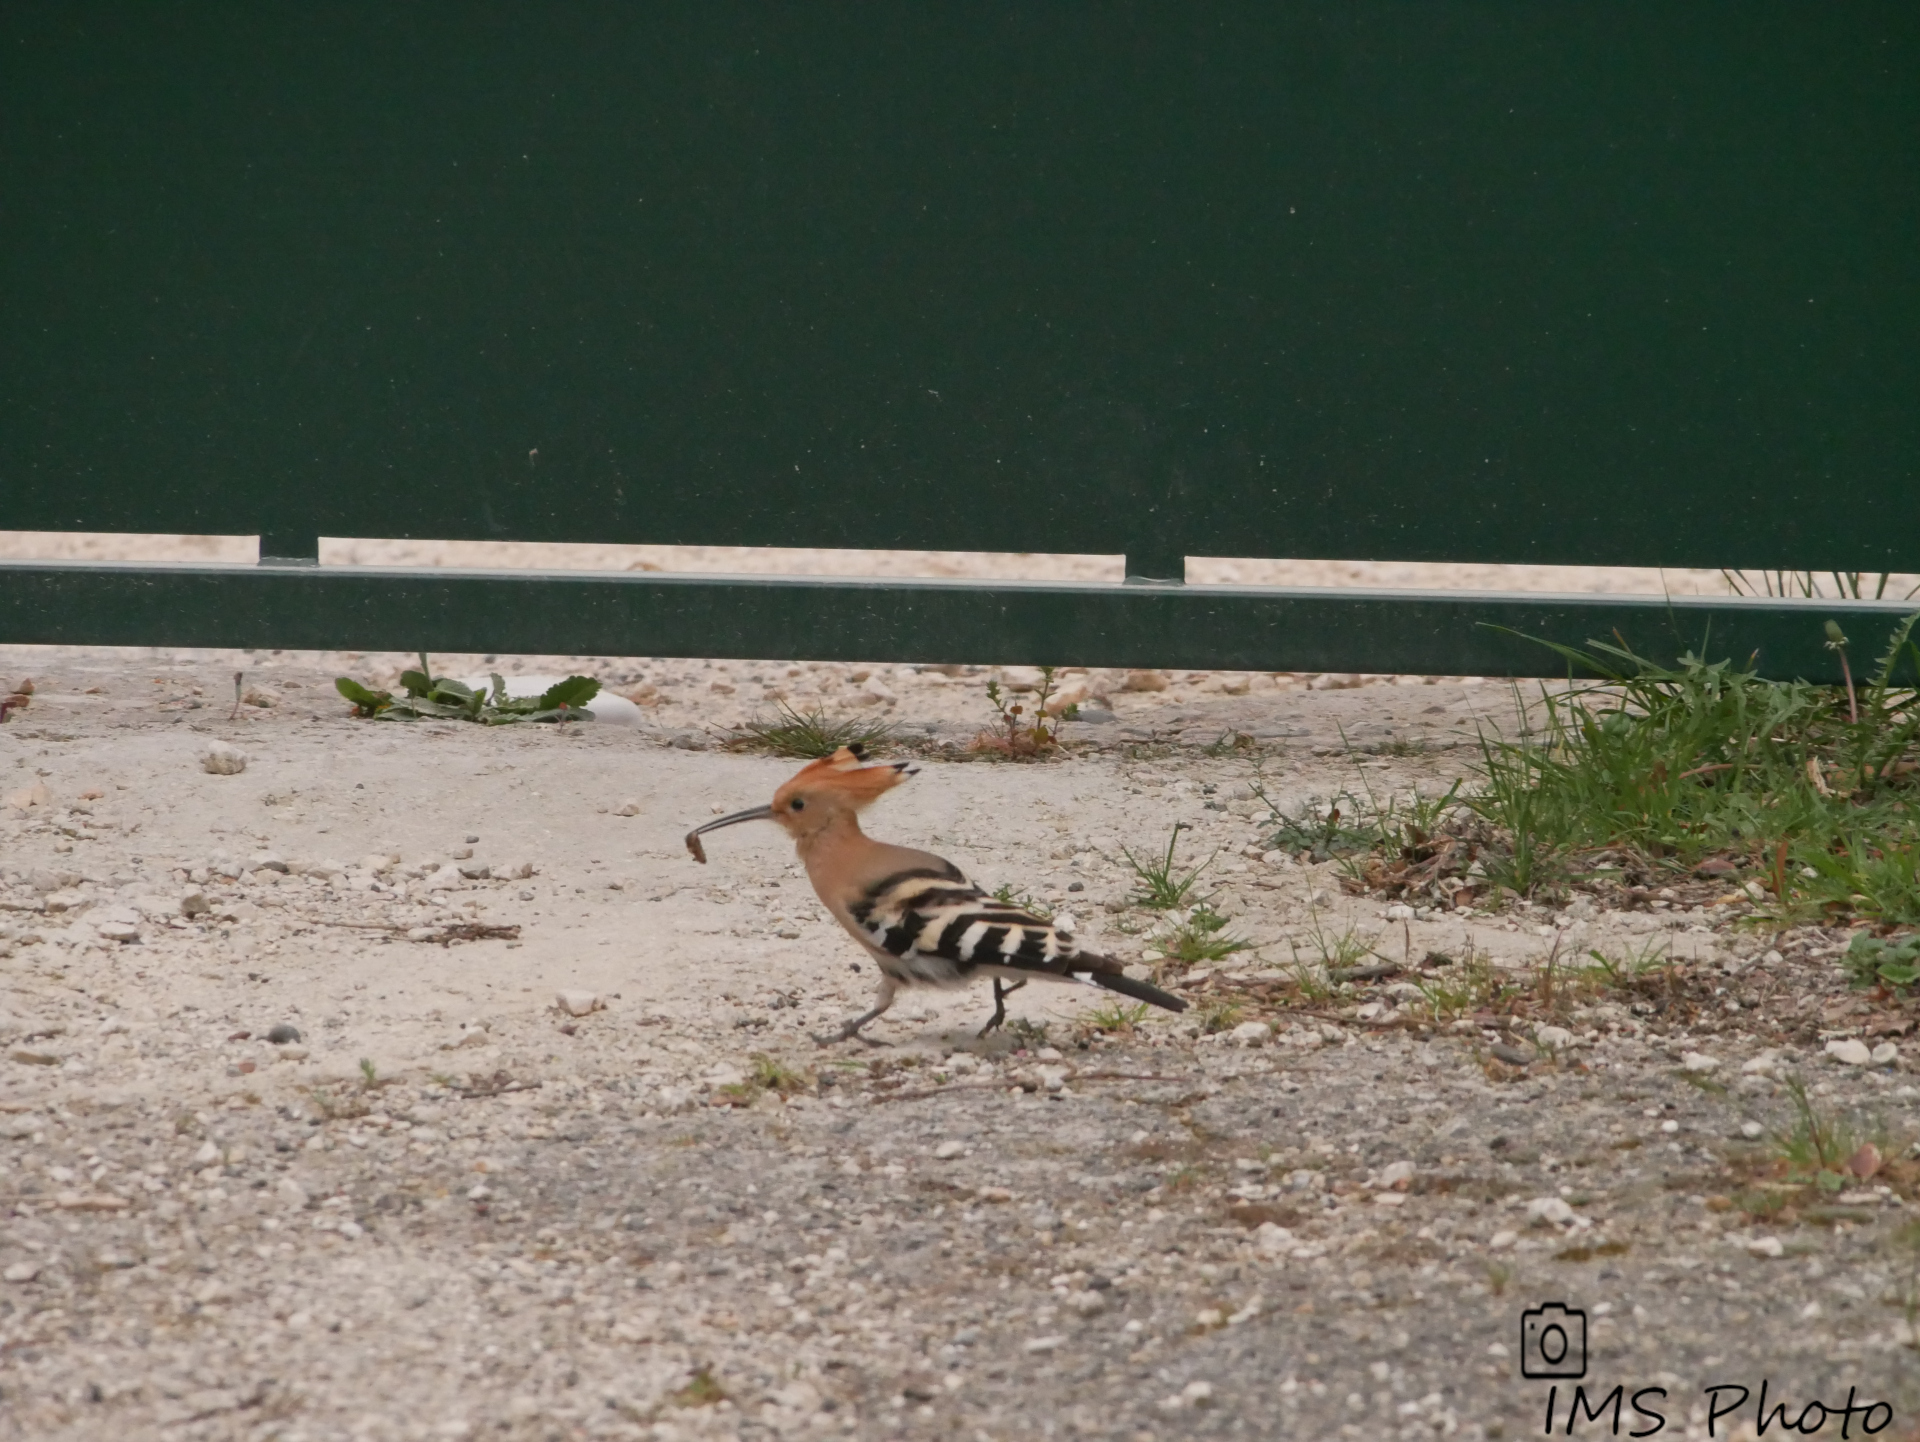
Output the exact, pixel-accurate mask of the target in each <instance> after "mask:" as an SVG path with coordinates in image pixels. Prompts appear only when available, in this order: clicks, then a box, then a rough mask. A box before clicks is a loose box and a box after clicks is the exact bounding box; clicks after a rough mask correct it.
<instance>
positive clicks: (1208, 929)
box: [1160, 901, 1253, 964]
mask: <svg viewBox="0 0 1920 1442" xmlns="http://www.w3.org/2000/svg"><path fill="white" fill-rule="evenodd" d="M1226 927H1227V918H1226V917H1224V916H1222V915H1221V914H1220V913H1219V912H1217V911H1215V910H1214V909H1213V907H1212V906H1211V905H1209V904H1208V903H1207V902H1204V901H1202V902H1199V903H1197V904H1196V905H1195V906H1194V908H1193V909H1192V910H1191V911H1189V912H1188V913H1187V915H1186V917H1185V919H1184V920H1182V921H1181V922H1180V923H1179V925H1177V926H1175V927H1174V928H1173V929H1172V930H1171V931H1169V932H1168V933H1167V934H1166V936H1165V937H1164V938H1163V939H1162V940H1161V943H1160V949H1161V950H1162V951H1163V952H1164V953H1165V954H1166V956H1167V959H1168V960H1170V961H1184V962H1187V963H1189V964H1191V963H1193V962H1198V961H1220V960H1222V959H1224V958H1226V957H1229V956H1232V955H1233V954H1234V953H1235V952H1236V951H1245V950H1247V949H1248V948H1249V947H1250V946H1252V945H1253V943H1252V942H1250V941H1247V940H1246V939H1245V938H1243V937H1238V936H1229V935H1228V934H1227V930H1226Z"/></svg>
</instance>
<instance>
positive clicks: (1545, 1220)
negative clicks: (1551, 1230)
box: [1527, 1197, 1573, 1227]
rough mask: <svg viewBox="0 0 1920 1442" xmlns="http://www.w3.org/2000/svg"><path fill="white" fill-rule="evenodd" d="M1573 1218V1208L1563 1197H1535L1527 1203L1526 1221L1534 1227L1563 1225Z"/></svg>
mask: <svg viewBox="0 0 1920 1442" xmlns="http://www.w3.org/2000/svg"><path fill="white" fill-rule="evenodd" d="M1572 1220H1573V1208H1572V1207H1571V1206H1569V1205H1568V1204H1567V1199H1566V1198H1565V1197H1535V1198H1534V1199H1533V1200H1532V1201H1530V1202H1528V1203H1527V1222H1528V1224H1529V1225H1530V1226H1536V1227H1558V1226H1565V1225H1566V1224H1567V1223H1568V1222H1571V1221H1572Z"/></svg>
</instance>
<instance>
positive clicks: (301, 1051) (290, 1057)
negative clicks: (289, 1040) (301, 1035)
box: [278, 1044, 313, 1061]
mask: <svg viewBox="0 0 1920 1442" xmlns="http://www.w3.org/2000/svg"><path fill="white" fill-rule="evenodd" d="M311 1055H313V1053H312V1052H310V1051H308V1050H307V1049H306V1048H305V1047H303V1046H300V1045H297V1044H296V1045H293V1046H283V1047H281V1048H280V1052H279V1057H278V1059H279V1060H280V1061H305V1060H306V1059H307V1058H308V1057H309V1056H311Z"/></svg>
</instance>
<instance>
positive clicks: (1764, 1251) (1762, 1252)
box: [1747, 1237, 1787, 1257]
mask: <svg viewBox="0 0 1920 1442" xmlns="http://www.w3.org/2000/svg"><path fill="white" fill-rule="evenodd" d="M1786 1250H1787V1244H1786V1243H1785V1242H1783V1241H1781V1240H1780V1239H1779V1238H1778V1237H1755V1238H1754V1239H1753V1240H1752V1241H1750V1242H1748V1243H1747V1255H1749V1256H1752V1257H1778V1256H1780V1255H1782V1254H1783V1253H1784V1252H1785V1251H1786Z"/></svg>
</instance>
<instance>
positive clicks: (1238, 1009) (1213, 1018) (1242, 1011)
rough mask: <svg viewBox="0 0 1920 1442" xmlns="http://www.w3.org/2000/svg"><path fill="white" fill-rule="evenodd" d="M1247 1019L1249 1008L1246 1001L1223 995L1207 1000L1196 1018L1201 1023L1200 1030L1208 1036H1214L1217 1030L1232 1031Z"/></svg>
mask: <svg viewBox="0 0 1920 1442" xmlns="http://www.w3.org/2000/svg"><path fill="white" fill-rule="evenodd" d="M1246 1019H1247V1008H1246V1005H1245V1003H1243V1002H1240V1001H1236V1000H1234V999H1232V998H1230V997H1222V998H1220V999H1218V1000H1216V1001H1209V1002H1207V1003H1206V1004H1205V1005H1204V1006H1202V1007H1201V1008H1200V1014H1199V1016H1198V1017H1197V1018H1196V1020H1198V1021H1199V1023H1200V1030H1201V1031H1203V1032H1205V1033H1206V1034H1207V1035H1208V1036H1212V1035H1214V1034H1215V1033H1217V1032H1223V1031H1232V1030H1233V1029H1234V1028H1235V1027H1236V1026H1238V1025H1240V1023H1241V1022H1243V1021H1245V1020H1246Z"/></svg>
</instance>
